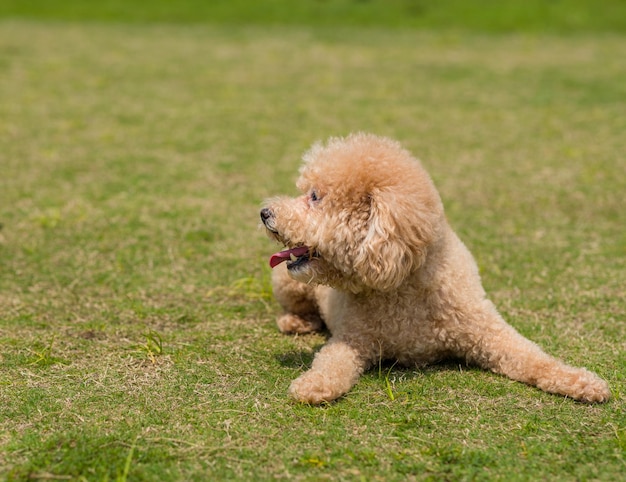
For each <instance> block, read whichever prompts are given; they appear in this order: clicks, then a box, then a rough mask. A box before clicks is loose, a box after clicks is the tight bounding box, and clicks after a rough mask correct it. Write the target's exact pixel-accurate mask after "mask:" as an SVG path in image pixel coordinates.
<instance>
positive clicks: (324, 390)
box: [289, 371, 345, 405]
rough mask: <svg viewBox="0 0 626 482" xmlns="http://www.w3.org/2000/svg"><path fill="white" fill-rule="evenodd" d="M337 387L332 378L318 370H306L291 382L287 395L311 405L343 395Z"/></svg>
mask: <svg viewBox="0 0 626 482" xmlns="http://www.w3.org/2000/svg"><path fill="white" fill-rule="evenodd" d="M344 393H345V392H343V391H342V390H341V389H340V388H339V387H335V386H334V385H333V382H332V380H330V379H329V378H327V377H325V376H324V375H323V374H322V373H319V372H314V371H310V372H306V373H305V374H304V375H302V376H300V377H299V378H296V379H295V380H294V381H293V382H291V386H290V387H289V395H291V396H292V397H293V398H294V399H295V400H297V401H299V402H303V403H310V404H312V405H319V404H321V403H324V402H331V401H333V400H335V399H336V398H338V397H340V396H341V395H343V394H344Z"/></svg>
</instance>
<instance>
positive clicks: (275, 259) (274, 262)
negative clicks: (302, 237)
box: [270, 246, 309, 268]
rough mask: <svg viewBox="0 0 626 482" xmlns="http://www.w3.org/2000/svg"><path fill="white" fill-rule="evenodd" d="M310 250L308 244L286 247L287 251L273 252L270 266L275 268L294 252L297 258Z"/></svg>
mask: <svg viewBox="0 0 626 482" xmlns="http://www.w3.org/2000/svg"><path fill="white" fill-rule="evenodd" d="M308 252H309V248H308V246H300V247H299V248H293V249H286V250H285V251H281V252H280V253H276V254H273V255H272V257H271V258H270V267H271V268H275V267H276V266H278V265H279V264H280V263H282V262H283V261H287V260H288V259H290V258H291V255H292V254H293V255H294V256H295V257H296V258H297V257H299V256H304V255H305V254H307V253H308Z"/></svg>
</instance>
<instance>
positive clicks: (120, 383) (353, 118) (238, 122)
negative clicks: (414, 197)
mask: <svg viewBox="0 0 626 482" xmlns="http://www.w3.org/2000/svg"><path fill="white" fill-rule="evenodd" d="M10 3H11V2H9V4H10ZM31 3H32V2H31ZM109 3H112V2H103V5H106V4H109ZM25 4H28V2H25ZM13 5H15V4H13ZM68 5H69V3H68ZM16 8H17V7H16ZM34 16H36V15H34ZM9 17H11V18H8V19H5V20H2V21H0V226H1V228H0V344H1V345H0V346H1V347H2V348H1V350H0V479H8V480H89V481H105V480H109V481H112V480H120V481H123V480H129V481H141V480H146V481H148V480H150V481H152V480H159V481H175V480H198V481H204V480H270V479H288V480H368V481H369V480H380V481H390V480H391V481H393V480H503V481H504V480H506V481H509V480H572V481H574V480H607V481H609V480H611V481H612V480H618V479H619V478H621V477H622V476H623V473H624V471H625V470H626V401H625V399H624V397H625V395H624V394H625V391H626V376H625V374H626V341H625V340H626V300H625V297H624V273H625V270H626V261H625V260H626V230H625V229H624V226H626V211H625V210H624V192H626V167H625V166H626V159H625V156H624V145H625V141H626V135H625V134H624V133H625V132H626V115H624V113H625V112H626V63H625V62H624V60H623V59H625V58H626V38H625V37H624V35H623V34H619V33H610V30H611V29H610V28H607V29H606V30H605V32H603V33H593V32H592V31H593V30H594V29H589V31H588V32H580V31H579V32H572V33H571V34H570V35H567V36H563V35H561V34H560V33H550V32H547V33H532V34H531V33H523V32H522V33H517V34H508V35H494V34H487V33H484V32H482V33H481V32H480V31H473V32H472V31H469V32H465V33H460V32H459V31H456V30H443V31H437V30H432V29H428V30H420V31H418V30H408V29H395V28H388V27H378V28H369V27H351V28H347V27H346V28H338V27H335V28H329V27H327V26H320V27H315V26H300V27H296V26H289V25H274V26H273V27H272V28H266V27H263V26H260V25H256V26H255V25H246V24H245V22H244V23H240V24H238V25H232V24H231V25H229V26H225V25H220V24H218V23H196V24H190V23H186V24H164V23H163V24H153V23H149V22H139V23H133V22H131V23H123V22H112V23H106V22H91V23H85V22H82V21H73V20H72V19H71V18H70V17H71V16H65V17H63V16H62V15H60V16H59V18H61V20H62V19H63V18H64V19H65V20H64V21H60V20H59V21H57V22H53V21H51V19H50V17H48V18H47V19H38V20H25V19H21V20H20V19H17V18H15V17H14V16H12V15H9ZM52 17H53V16H52ZM96 17H97V15H96ZM68 19H69V20H71V21H68ZM148 20H149V19H148ZM531 30H534V29H531ZM353 130H365V131H371V132H375V133H378V134H382V135H389V136H391V137H394V138H397V139H399V140H401V141H402V142H403V143H404V144H405V145H406V146H407V147H408V148H410V149H411V150H412V151H413V152H414V153H415V154H416V155H417V156H418V157H420V158H421V159H423V162H424V164H425V165H426V167H427V168H428V170H429V171H430V172H431V174H432V176H433V178H434V179H435V182H436V184H437V185H438V187H439V190H440V192H441V195H442V197H443V199H444V203H445V205H446V209H447V213H448V217H449V219H450V222H451V223H452V225H453V226H454V227H455V229H456V230H457V232H458V233H459V234H460V235H461V237H462V239H463V240H464V241H465V242H466V244H467V245H468V246H469V247H470V249H471V250H472V251H473V252H474V254H475V256H476V258H477V261H478V263H479V266H480V268H481V272H482V276H483V281H484V284H485V287H486V289H487V290H488V292H489V293H490V296H491V297H492V299H493V300H494V301H495V303H496V304H497V305H498V307H499V308H500V310H501V311H502V313H503V314H504V316H505V317H506V318H507V319H508V320H509V321H510V322H511V324H513V325H514V326H515V327H516V328H517V329H518V330H519V331H521V332H522V333H523V334H525V335H527V336H528V337H530V338H531V339H533V340H535V341H536V342H538V343H539V344H541V345H542V346H543V347H544V348H545V349H546V350H547V351H549V352H550V353H552V354H554V355H557V356H559V357H561V358H563V359H565V360H566V361H568V362H570V363H572V364H576V365H581V366H587V367H588V368H590V369H592V370H595V371H597V372H598V373H599V374H600V375H602V376H603V377H605V378H606V379H607V380H608V381H609V383H610V385H611V388H612V390H613V393H614V398H613V400H612V401H611V402H609V403H608V404H606V405H599V406H587V405H582V404H578V403H575V402H572V401H571V400H567V399H563V398H561V397H557V396H552V395H549V394H546V393H543V392H541V391H538V390H536V389H534V388H531V387H527V386H524V385H521V384H518V383H515V382H512V381H510V380H508V379H505V378H502V377H498V376H496V375H493V374H489V373H485V372H482V371H479V370H475V369H473V368H471V367H466V366H464V365H462V366H459V365H456V364H447V365H442V366H435V367H430V368H427V369H423V370H400V369H396V368H393V369H391V367H390V366H383V367H381V370H380V371H378V370H374V371H372V372H370V373H368V374H367V375H366V376H365V377H363V379H362V380H361V382H360V383H359V384H358V385H357V386H356V387H355V389H354V390H353V391H352V392H350V393H349V394H348V396H346V397H345V398H343V399H341V400H339V401H338V402H337V403H334V404H332V405H329V406H326V407H322V408H315V407H308V406H303V405H298V404H295V403H293V402H291V401H290V400H289V399H288V396H287V387H288V386H289V383H290V381H291V380H292V379H293V378H295V377H297V376H298V374H299V373H301V372H302V370H304V369H306V367H307V366H308V364H309V363H310V361H311V358H312V354H313V352H314V351H315V350H316V349H318V348H319V346H320V345H321V344H322V343H323V342H324V339H323V337H322V336H317V335H315V336H304V337H303V336H300V337H288V336H283V335H281V334H279V333H278V332H277V329H276V328H275V326H274V318H275V316H276V314H277V313H278V306H277V305H276V303H275V302H274V301H273V300H272V297H271V289H270V287H269V276H270V272H269V267H268V266H267V259H268V257H269V255H270V254H271V253H272V252H274V251H276V249H277V246H276V245H273V244H272V243H271V242H270V241H269V240H268V239H267V238H266V237H265V235H264V233H263V231H262V230H261V229H260V228H259V227H258V225H259V222H258V209H259V206H260V205H261V203H262V200H263V199H264V198H265V197H268V196H272V195H275V194H279V193H287V194H289V193H294V192H295V188H294V186H293V181H294V180H295V178H296V175H297V169H298V166H299V157H300V155H301V153H302V152H303V151H304V150H305V149H306V148H307V147H308V146H309V145H310V144H311V143H312V142H313V141H315V140H318V139H323V138H325V137H327V136H329V135H342V134H346V133H348V132H350V131H353ZM388 384H390V386H391V389H392V396H390V395H389V393H388V390H387V386H388Z"/></svg>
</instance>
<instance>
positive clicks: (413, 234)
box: [354, 192, 439, 291]
mask: <svg viewBox="0 0 626 482" xmlns="http://www.w3.org/2000/svg"><path fill="white" fill-rule="evenodd" d="M369 202H370V208H369V210H370V215H369V220H368V225H367V226H366V232H365V236H364V238H363V241H362V243H361V245H360V247H359V248H358V250H357V254H356V257H355V260H354V269H355V271H356V272H357V273H358V275H359V277H360V278H361V280H362V282H363V283H364V284H365V285H366V286H368V287H370V288H374V289H377V290H381V291H390V290H393V289H395V288H397V287H398V286H400V284H402V282H403V281H404V280H405V279H406V277H407V276H408V275H409V274H410V273H412V272H413V271H414V270H415V269H417V268H418V267H419V266H420V265H421V264H422V263H423V262H424V260H425V259H426V254H427V249H428V245H429V244H430V243H431V242H432V240H433V238H434V237H435V229H436V224H437V222H438V221H439V210H438V209H432V208H433V206H428V205H423V204H422V205H416V203H414V202H408V203H405V204H403V203H402V200H401V199H399V198H398V196H396V195H394V194H393V193H391V192H386V193H385V192H377V193H375V194H373V195H371V196H370V198H369Z"/></svg>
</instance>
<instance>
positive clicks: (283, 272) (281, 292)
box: [272, 264, 324, 333]
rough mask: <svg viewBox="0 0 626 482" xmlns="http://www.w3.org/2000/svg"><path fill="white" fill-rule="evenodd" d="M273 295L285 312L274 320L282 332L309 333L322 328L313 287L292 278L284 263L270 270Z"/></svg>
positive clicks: (322, 323) (322, 324)
mask: <svg viewBox="0 0 626 482" xmlns="http://www.w3.org/2000/svg"><path fill="white" fill-rule="evenodd" d="M272 287H273V289H274V297H275V298H276V299H277V300H278V302H279V303H280V304H281V306H282V307H283V309H284V310H285V313H283V314H282V315H280V316H279V317H278V319H277V320H276V324H277V325H278V329H279V330H280V331H281V332H283V333H310V332H313V331H320V330H322V329H324V322H323V321H322V317H321V316H320V313H319V307H318V305H317V301H316V299H315V288H314V287H313V286H311V285H307V284H304V283H301V282H300V281H296V280H294V279H292V278H291V277H290V276H289V274H288V273H287V269H286V267H285V265H284V264H282V265H280V266H277V267H276V268H274V270H273V271H272Z"/></svg>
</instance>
